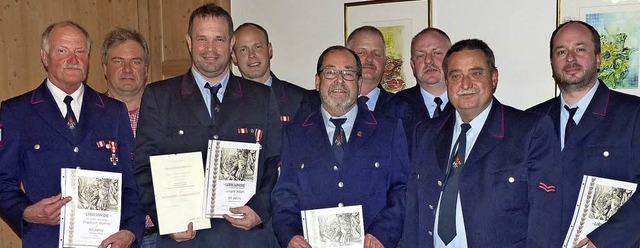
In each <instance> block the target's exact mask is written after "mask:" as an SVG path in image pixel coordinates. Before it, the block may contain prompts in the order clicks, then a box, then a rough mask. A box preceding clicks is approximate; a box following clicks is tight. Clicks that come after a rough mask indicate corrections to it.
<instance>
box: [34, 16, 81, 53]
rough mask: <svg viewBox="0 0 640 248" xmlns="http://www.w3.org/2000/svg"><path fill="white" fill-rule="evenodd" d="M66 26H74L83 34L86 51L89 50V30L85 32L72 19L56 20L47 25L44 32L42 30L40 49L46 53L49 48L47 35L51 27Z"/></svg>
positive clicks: (49, 33)
mask: <svg viewBox="0 0 640 248" xmlns="http://www.w3.org/2000/svg"><path fill="white" fill-rule="evenodd" d="M68 26H72V27H75V28H77V29H78V30H80V32H82V34H84V38H85V40H86V41H87V50H88V51H87V52H91V37H89V32H87V30H86V29H84V28H83V27H82V26H80V24H78V23H75V22H73V21H61V22H56V23H53V24H51V25H49V26H48V27H47V28H46V29H45V30H44V32H42V41H41V43H40V47H41V48H42V50H44V51H45V52H46V53H47V54H48V53H49V49H50V48H51V43H50V42H49V35H51V32H53V29H55V28H58V27H60V28H62V27H68Z"/></svg>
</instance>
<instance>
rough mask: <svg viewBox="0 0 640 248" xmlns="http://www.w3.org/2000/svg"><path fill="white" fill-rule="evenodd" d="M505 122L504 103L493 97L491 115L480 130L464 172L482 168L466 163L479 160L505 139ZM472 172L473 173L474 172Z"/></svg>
mask: <svg viewBox="0 0 640 248" xmlns="http://www.w3.org/2000/svg"><path fill="white" fill-rule="evenodd" d="M504 123H505V122H504V105H502V104H501V103H500V102H499V101H498V100H497V99H495V98H493V105H492V106H491V110H490V112H489V116H487V120H486V121H485V123H484V126H483V127H482V130H480V133H479V134H478V139H476V142H475V144H473V147H472V148H471V152H470V153H469V155H468V157H467V160H466V162H465V167H464V168H465V169H464V170H463V172H462V173H465V171H466V172H469V171H470V170H478V169H481V168H479V166H473V165H472V166H466V165H467V164H474V163H476V162H477V161H479V160H480V159H481V158H482V157H484V155H486V154H487V153H489V151H491V150H492V149H493V148H494V147H495V146H496V145H498V144H499V143H500V142H501V141H502V140H503V139H504V135H505V134H504ZM471 173H472V174H473V172H471Z"/></svg>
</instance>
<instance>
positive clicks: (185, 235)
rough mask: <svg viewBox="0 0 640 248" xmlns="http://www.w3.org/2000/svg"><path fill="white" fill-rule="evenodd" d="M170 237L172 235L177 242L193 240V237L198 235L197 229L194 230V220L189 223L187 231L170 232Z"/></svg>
mask: <svg viewBox="0 0 640 248" xmlns="http://www.w3.org/2000/svg"><path fill="white" fill-rule="evenodd" d="M169 237H171V238H172V239H173V240H175V241H176V242H183V241H187V240H192V239H193V238H195V237H196V231H195V230H193V222H189V225H188V226H187V230H186V231H184V232H179V233H172V234H169Z"/></svg>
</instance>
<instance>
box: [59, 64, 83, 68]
mask: <svg viewBox="0 0 640 248" xmlns="http://www.w3.org/2000/svg"><path fill="white" fill-rule="evenodd" d="M63 69H82V66H80V65H76V64H66V65H64V67H63Z"/></svg>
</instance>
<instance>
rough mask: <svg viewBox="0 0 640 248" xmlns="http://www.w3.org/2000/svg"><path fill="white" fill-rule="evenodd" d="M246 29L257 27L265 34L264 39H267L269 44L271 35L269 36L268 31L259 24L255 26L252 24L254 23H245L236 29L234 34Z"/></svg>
mask: <svg viewBox="0 0 640 248" xmlns="http://www.w3.org/2000/svg"><path fill="white" fill-rule="evenodd" d="M246 27H255V28H257V29H258V30H260V31H261V32H262V34H264V37H265V38H267V43H269V34H267V30H265V29H264V28H263V27H262V26H260V25H258V24H255V23H252V22H245V23H243V24H242V25H240V26H238V27H237V28H236V31H234V32H233V33H234V34H235V33H237V32H238V30H240V29H243V28H246Z"/></svg>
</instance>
